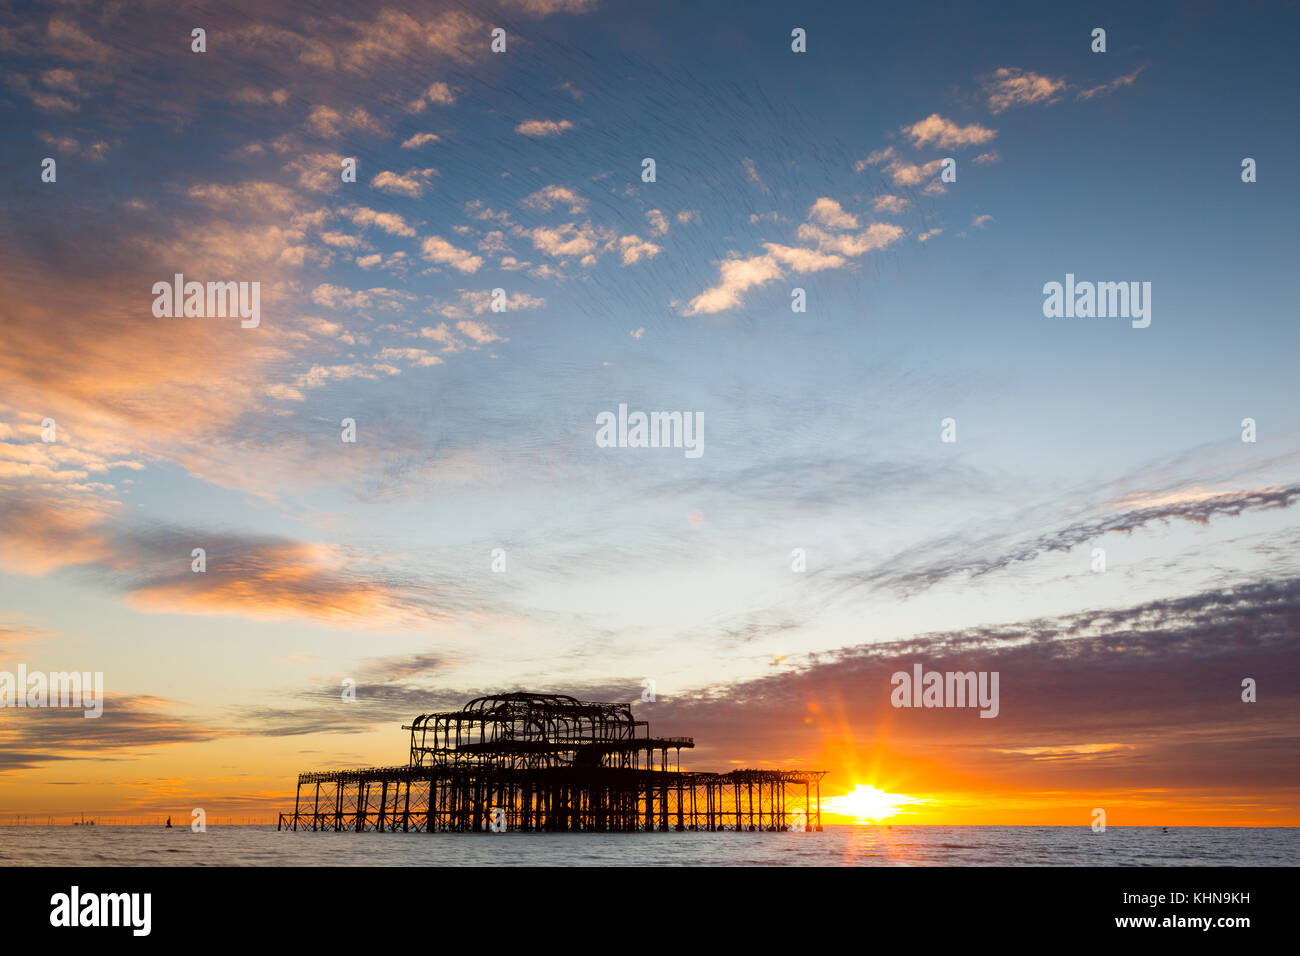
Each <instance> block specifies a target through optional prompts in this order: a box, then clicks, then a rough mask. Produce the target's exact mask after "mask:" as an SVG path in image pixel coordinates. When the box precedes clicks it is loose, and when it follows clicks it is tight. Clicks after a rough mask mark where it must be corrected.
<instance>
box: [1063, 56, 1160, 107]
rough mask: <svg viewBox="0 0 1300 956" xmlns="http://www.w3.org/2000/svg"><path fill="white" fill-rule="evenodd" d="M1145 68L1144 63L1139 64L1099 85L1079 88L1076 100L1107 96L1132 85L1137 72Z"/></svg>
mask: <svg viewBox="0 0 1300 956" xmlns="http://www.w3.org/2000/svg"><path fill="white" fill-rule="evenodd" d="M1145 69H1146V64H1143V65H1142V66H1139V67H1138V68H1137V69H1136V70H1134V71H1133V72H1132V73H1128V74H1125V75H1123V76H1117V77H1115V79H1113V80H1111V81H1110V82H1109V83H1102V84H1101V85H1100V86H1094V87H1092V88H1090V89H1086V90H1080V91H1079V92H1078V94H1077V95H1076V96H1075V99H1076V100H1090V99H1093V98H1095V97H1098V96H1109V95H1110V94H1112V93H1114V92H1115V91H1116V90H1119V89H1123V88H1124V87H1126V86H1132V85H1133V83H1134V81H1135V80H1136V79H1137V78H1138V74H1139V73H1141V72H1142V71H1143V70H1145Z"/></svg>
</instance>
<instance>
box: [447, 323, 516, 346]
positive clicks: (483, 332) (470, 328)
mask: <svg viewBox="0 0 1300 956" xmlns="http://www.w3.org/2000/svg"><path fill="white" fill-rule="evenodd" d="M456 331H457V332H459V333H460V334H461V335H464V336H466V337H467V338H469V339H471V340H472V341H473V342H474V343H475V344H477V345H488V344H490V343H492V342H506V341H509V340H508V339H503V338H502V337H501V336H499V335H497V334H496V333H495V332H493V331H492V330H491V329H490V328H488V327H487V326H486V325H484V324H483V323H481V322H475V321H474V320H473V319H462V320H461V321H459V322H457V323H456Z"/></svg>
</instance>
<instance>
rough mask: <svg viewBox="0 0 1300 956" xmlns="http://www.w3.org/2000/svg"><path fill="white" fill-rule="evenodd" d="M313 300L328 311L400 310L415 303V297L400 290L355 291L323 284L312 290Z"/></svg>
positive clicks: (375, 289) (326, 283) (327, 283)
mask: <svg viewBox="0 0 1300 956" xmlns="http://www.w3.org/2000/svg"><path fill="white" fill-rule="evenodd" d="M311 300H312V301H313V302H315V303H316V304H317V305H323V306H325V307H326V308H327V309H372V308H388V309H399V308H402V307H403V306H404V305H406V304H408V303H410V302H414V301H415V296H413V295H411V294H410V293H409V292H402V291H400V290H398V289H385V288H382V287H381V288H374V289H363V290H359V291H353V290H352V289H348V288H346V287H344V286H338V285H333V284H332V283H329V282H324V283H321V284H320V285H318V286H316V288H314V289H313V290H312V293H311Z"/></svg>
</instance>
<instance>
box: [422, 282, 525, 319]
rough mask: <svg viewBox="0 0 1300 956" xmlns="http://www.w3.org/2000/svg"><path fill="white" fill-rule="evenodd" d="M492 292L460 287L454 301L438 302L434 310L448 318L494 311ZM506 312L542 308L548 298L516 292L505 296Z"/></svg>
mask: <svg viewBox="0 0 1300 956" xmlns="http://www.w3.org/2000/svg"><path fill="white" fill-rule="evenodd" d="M492 301H493V300H492V293H491V291H489V290H488V289H460V290H458V297H457V299H456V300H455V301H452V302H438V303H435V304H434V307H433V310H434V311H435V312H437V313H438V314H439V315H442V316H445V317H446V318H448V319H466V318H469V317H471V316H475V315H483V314H485V313H487V312H491V311H492ZM504 304H505V311H506V312H519V311H523V310H525V309H540V308H541V307H542V306H544V305H546V300H545V299H543V298H541V297H539V296H534V295H529V294H528V293H527V292H515V293H513V294H511V295H507V296H505V299H504Z"/></svg>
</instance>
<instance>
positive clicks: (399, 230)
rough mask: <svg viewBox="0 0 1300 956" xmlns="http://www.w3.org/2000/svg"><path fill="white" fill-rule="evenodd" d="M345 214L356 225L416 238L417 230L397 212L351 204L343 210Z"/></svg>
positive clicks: (392, 234)
mask: <svg viewBox="0 0 1300 956" xmlns="http://www.w3.org/2000/svg"><path fill="white" fill-rule="evenodd" d="M343 215H345V216H347V217H348V218H349V219H351V220H352V224H353V225H355V226H362V227H369V226H373V227H375V228H376V229H382V230H383V231H384V232H386V233H388V234H389V235H391V236H404V237H406V238H408V239H410V238H414V236H415V230H414V229H412V228H411V227H410V226H408V225H407V224H406V220H405V219H403V218H402V217H401V216H399V215H398V214H397V213H395V212H376V211H375V210H373V209H369V208H367V207H365V206H349V207H348V208H347V209H344V210H343Z"/></svg>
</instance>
